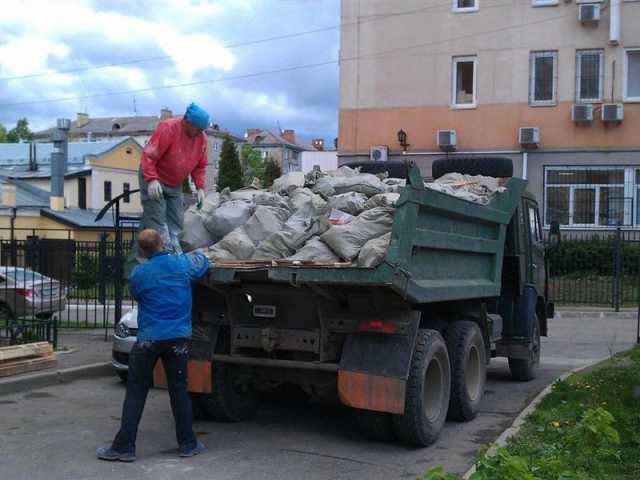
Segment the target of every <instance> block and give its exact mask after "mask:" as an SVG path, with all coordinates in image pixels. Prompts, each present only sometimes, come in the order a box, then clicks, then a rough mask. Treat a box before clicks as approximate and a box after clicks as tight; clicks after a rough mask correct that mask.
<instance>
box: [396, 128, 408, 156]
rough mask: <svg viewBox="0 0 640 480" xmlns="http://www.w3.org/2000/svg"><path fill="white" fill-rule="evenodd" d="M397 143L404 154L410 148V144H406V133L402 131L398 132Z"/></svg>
mask: <svg viewBox="0 0 640 480" xmlns="http://www.w3.org/2000/svg"><path fill="white" fill-rule="evenodd" d="M398 143H399V144H400V146H401V147H402V151H404V152H406V151H407V147H409V146H410V144H408V143H407V132H405V131H404V130H402V129H400V130H398Z"/></svg>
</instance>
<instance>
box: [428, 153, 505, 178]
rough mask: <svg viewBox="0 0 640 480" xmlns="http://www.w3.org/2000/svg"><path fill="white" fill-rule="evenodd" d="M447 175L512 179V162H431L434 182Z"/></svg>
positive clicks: (455, 159)
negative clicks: (459, 174)
mask: <svg viewBox="0 0 640 480" xmlns="http://www.w3.org/2000/svg"><path fill="white" fill-rule="evenodd" d="M447 173H462V174H464V175H485V176H487V177H513V161H512V160H511V159H510V158H506V157H453V158H440V159H438V160H435V161H434V162H433V165H432V167H431V176H432V177H433V179H434V180H435V179H437V178H440V177H442V176H443V175H446V174H447Z"/></svg>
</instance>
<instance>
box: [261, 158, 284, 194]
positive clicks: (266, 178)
mask: <svg viewBox="0 0 640 480" xmlns="http://www.w3.org/2000/svg"><path fill="white" fill-rule="evenodd" d="M280 176H282V169H281V168H280V165H279V164H278V162H276V161H275V160H274V159H273V158H271V157H269V158H267V160H266V161H265V162H264V175H263V177H262V185H263V186H264V187H265V188H269V187H270V186H271V185H273V181H274V180H275V179H276V178H278V177H280Z"/></svg>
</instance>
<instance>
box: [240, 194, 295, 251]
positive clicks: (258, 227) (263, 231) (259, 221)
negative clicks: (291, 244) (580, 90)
mask: <svg viewBox="0 0 640 480" xmlns="http://www.w3.org/2000/svg"><path fill="white" fill-rule="evenodd" d="M289 215H290V212H289V210H285V209H284V208H279V207H268V206H266V205H258V206H257V207H256V210H255V212H254V213H253V215H251V217H250V218H249V220H247V223H245V224H244V226H243V227H242V228H243V229H244V231H245V233H246V234H247V236H248V237H249V238H250V239H251V241H252V242H253V243H254V244H255V245H257V244H258V243H260V242H261V241H262V240H264V239H265V238H267V237H268V236H269V235H271V234H273V233H276V232H278V231H280V230H281V229H282V226H283V225H284V223H285V222H286V221H287V219H288V218H289ZM252 253H253V252H252ZM246 258H249V257H246Z"/></svg>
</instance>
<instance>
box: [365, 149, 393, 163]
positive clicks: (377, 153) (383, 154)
mask: <svg viewBox="0 0 640 480" xmlns="http://www.w3.org/2000/svg"><path fill="white" fill-rule="evenodd" d="M388 157H389V147H387V146H386V145H375V146H373V147H371V149H370V150H369V160H371V161H372V162H386V161H387V158H388Z"/></svg>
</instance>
